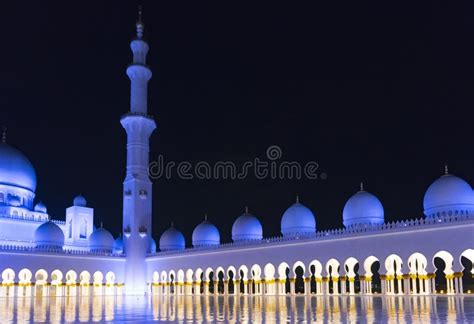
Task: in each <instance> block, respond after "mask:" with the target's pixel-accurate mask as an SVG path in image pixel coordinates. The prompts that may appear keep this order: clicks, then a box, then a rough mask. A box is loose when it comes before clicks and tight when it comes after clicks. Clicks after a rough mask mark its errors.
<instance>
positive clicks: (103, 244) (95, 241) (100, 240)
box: [89, 228, 115, 252]
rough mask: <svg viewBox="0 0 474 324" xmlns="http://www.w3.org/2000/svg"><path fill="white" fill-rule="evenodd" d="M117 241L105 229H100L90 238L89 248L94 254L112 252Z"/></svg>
mask: <svg viewBox="0 0 474 324" xmlns="http://www.w3.org/2000/svg"><path fill="white" fill-rule="evenodd" d="M114 244H115V240H114V237H113V236H112V234H110V232H109V231H108V230H106V229H105V228H98V229H96V230H95V231H94V232H92V234H91V236H89V248H90V250H91V251H93V252H112V251H113V249H114Z"/></svg>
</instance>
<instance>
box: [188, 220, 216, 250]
mask: <svg viewBox="0 0 474 324" xmlns="http://www.w3.org/2000/svg"><path fill="white" fill-rule="evenodd" d="M220 243H221V236H220V234H219V230H218V229H217V227H215V226H214V225H213V224H212V223H211V222H209V221H208V220H205V221H204V222H202V223H201V224H199V225H198V226H196V228H195V229H194V231H193V246H194V247H204V246H216V245H219V244H220Z"/></svg>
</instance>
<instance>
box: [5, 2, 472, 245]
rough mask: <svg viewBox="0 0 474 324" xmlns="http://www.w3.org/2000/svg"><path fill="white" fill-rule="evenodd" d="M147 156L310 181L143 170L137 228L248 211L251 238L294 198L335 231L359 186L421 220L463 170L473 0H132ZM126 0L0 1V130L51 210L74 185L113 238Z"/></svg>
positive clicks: (224, 223)
mask: <svg viewBox="0 0 474 324" xmlns="http://www.w3.org/2000/svg"><path fill="white" fill-rule="evenodd" d="M143 5H144V18H143V19H144V22H145V25H146V27H145V33H146V38H147V41H148V42H149V45H150V52H149V55H148V63H149V65H150V67H151V68H152V71H153V74H154V75H153V78H152V80H151V81H150V84H149V112H150V114H152V115H153V116H154V117H155V119H156V121H157V124H158V128H157V130H156V131H155V133H154V134H153V136H152V139H151V157H150V159H151V160H156V159H157V158H158V155H159V154H162V155H163V156H164V158H165V160H168V161H169V160H173V161H177V162H179V161H190V162H191V163H196V162H198V161H208V162H209V163H215V162H217V161H234V162H236V163H237V164H242V163H244V162H245V161H248V160H253V159H254V158H257V157H258V158H261V159H265V151H266V149H267V147H269V146H270V145H278V146H279V147H281V149H282V151H283V157H282V159H281V160H285V161H298V162H301V163H305V162H307V161H315V162H317V163H319V164H320V170H321V171H322V172H325V173H327V176H328V177H327V179H326V180H321V179H317V180H299V181H298V180H270V179H267V180H257V179H255V178H254V177H250V178H248V179H245V180H216V181H206V180H180V179H178V178H176V177H173V178H172V179H170V180H166V179H159V180H155V181H154V185H153V190H154V195H153V228H154V231H153V236H154V237H155V239H157V240H158V238H159V235H160V234H161V233H162V232H163V231H164V230H165V229H166V228H167V227H169V225H170V223H171V221H174V224H175V227H177V228H179V229H180V230H182V231H183V233H184V234H185V236H186V240H187V242H186V243H187V244H190V241H191V233H192V230H193V228H194V227H195V226H196V225H197V224H198V223H199V222H201V221H202V219H203V217H204V213H207V214H208V215H209V219H210V220H211V221H212V222H213V223H215V224H216V225H217V226H218V228H219V229H220V231H221V237H222V240H223V241H229V240H230V232H231V226H232V223H233V221H234V220H235V219H236V218H237V217H238V216H239V215H240V214H241V213H242V212H243V211H244V206H245V205H248V206H249V210H250V212H251V213H253V214H255V215H256V216H257V217H258V218H259V219H260V220H261V222H262V224H263V228H264V236H274V235H276V234H278V233H279V229H280V218H281V215H282V214H283V212H284V211H285V209H286V208H287V207H288V206H290V205H291V204H292V203H293V202H294V201H295V196H296V194H299V195H300V199H301V202H302V203H304V204H305V205H307V206H308V207H310V208H311V209H312V210H313V211H314V212H315V215H316V218H317V226H318V229H328V228H336V227H341V226H342V209H343V206H344V203H345V201H346V200H347V199H348V198H349V197H350V196H351V195H352V194H353V193H355V192H356V191H357V190H358V188H359V182H360V181H361V180H362V181H364V185H365V188H366V189H367V190H368V191H370V192H372V193H374V194H375V195H377V196H378V197H379V199H380V200H381V201H382V203H383V205H384V208H385V217H386V219H387V220H396V219H408V218H419V217H421V216H422V215H423V214H422V211H423V204H422V202H423V195H424V192H425V190H426V189H427V187H428V186H429V185H430V183H432V182H433V181H434V180H435V179H436V178H437V177H439V176H440V175H441V174H442V172H443V168H444V164H445V162H448V164H449V168H450V171H451V172H452V173H454V174H456V175H458V176H460V177H462V178H464V179H466V180H467V181H468V182H470V183H471V184H472V183H473V180H474V168H473V165H472V161H473V160H474V149H473V142H474V127H473V117H474V116H473V115H474V114H473V113H472V110H473V108H474V68H473V67H474V3H472V2H467V1H466V2H465V3H461V2H457V1H456V2H450V3H449V4H448V3H443V4H441V2H438V1H433V2H427V4H421V3H411V4H410V5H405V6H402V5H401V6H400V7H396V6H391V3H390V4H384V3H371V4H370V5H369V4H365V3H362V2H359V1H356V2H352V3H350V4H342V3H340V2H337V3H333V4H324V5H323V4H318V5H314V6H307V5H296V4H291V5H290V4H289V3H286V4H285V5H284V6H278V5H277V4H275V3H274V2H271V3H266V4H263V3H262V4H259V3H256V2H253V3H248V4H245V3H240V2H234V3H230V2H227V1H221V2H218V3H217V2H213V3H204V2H202V1H194V2H189V3H186V2H177V1H166V2H165V1H159V2H158V1H144V3H143ZM136 7H137V3H135V2H133V1H114V2H98V1H94V2H93V1H90V2H84V1H79V2H49V1H48V2H46V1H42V2H37V1H30V2H26V3H25V2H21V3H17V2H14V3H13V2H11V3H2V9H1V12H2V19H1V21H2V51H1V53H0V58H1V61H2V65H1V67H0V113H1V114H0V123H2V124H5V125H6V126H7V127H8V143H10V144H12V145H14V146H16V147H18V148H19V149H21V150H22V151H23V152H24V153H25V154H26V155H27V156H28V157H29V159H30V160H31V161H32V163H33V164H34V166H35V168H36V172H37V176H38V187H37V190H36V194H37V198H39V199H40V200H42V201H43V202H45V204H46V205H47V206H48V209H49V212H50V214H51V215H52V217H53V218H55V219H64V217H65V208H67V207H69V206H70V205H71V204H72V199H73V197H74V196H75V195H77V194H79V193H82V194H83V195H84V196H85V197H86V198H87V200H88V204H89V205H90V206H91V207H93V208H94V209H95V223H96V225H99V223H100V221H103V222H104V226H105V227H107V228H108V229H110V230H111V232H112V233H113V234H114V235H117V234H118V233H119V232H120V231H121V223H122V181H123V179H124V175H125V140H126V138H125V131H124V130H123V129H122V128H121V125H120V123H119V119H120V116H121V115H122V114H124V113H126V112H127V111H128V110H129V86H130V85H129V80H128V78H127V76H126V74H125V68H126V66H127V64H129V63H130V62H131V52H130V49H129V41H130V39H131V38H132V37H133V36H134V28H135V21H136V15H137V10H136Z"/></svg>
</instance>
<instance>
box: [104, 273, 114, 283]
mask: <svg viewBox="0 0 474 324" xmlns="http://www.w3.org/2000/svg"><path fill="white" fill-rule="evenodd" d="M105 283H106V284H107V285H109V286H113V285H114V284H115V273H113V272H112V271H109V272H107V273H106V274H105Z"/></svg>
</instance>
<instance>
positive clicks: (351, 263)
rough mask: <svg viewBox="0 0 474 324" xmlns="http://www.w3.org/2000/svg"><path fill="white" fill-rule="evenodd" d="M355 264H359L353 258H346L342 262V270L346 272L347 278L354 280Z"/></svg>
mask: <svg viewBox="0 0 474 324" xmlns="http://www.w3.org/2000/svg"><path fill="white" fill-rule="evenodd" d="M357 263H359V261H358V260H357V259H356V258H354V257H350V258H347V260H346V261H344V270H345V271H346V276H347V277H349V278H354V277H355V276H356V273H355V266H356V265H357Z"/></svg>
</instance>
